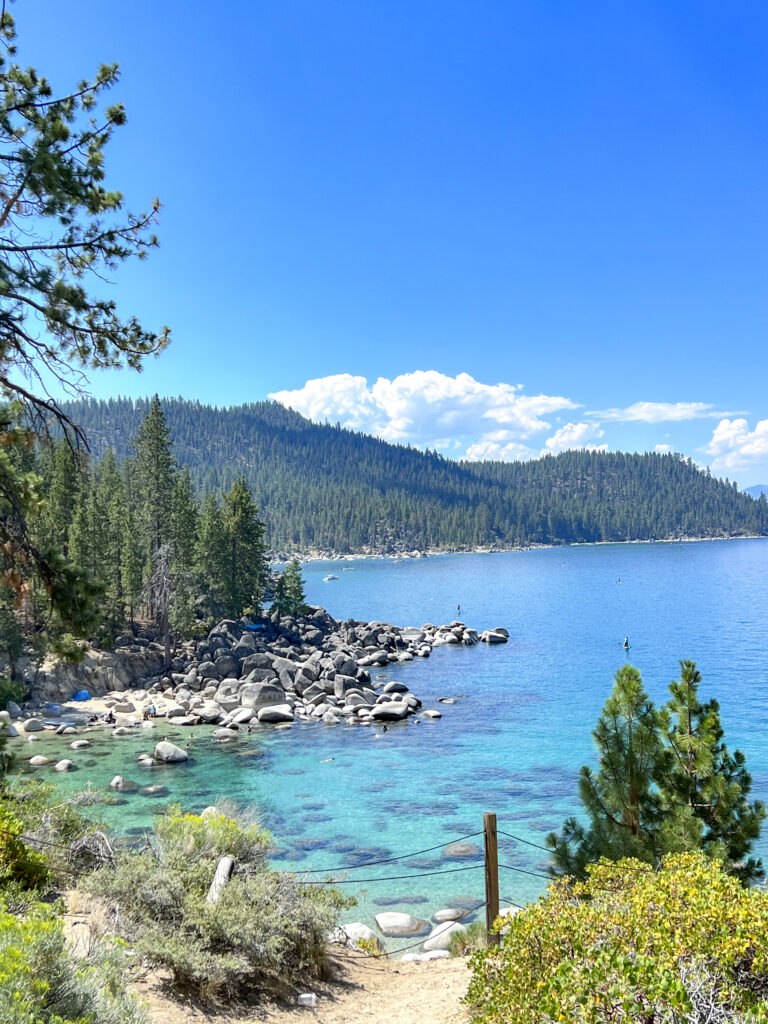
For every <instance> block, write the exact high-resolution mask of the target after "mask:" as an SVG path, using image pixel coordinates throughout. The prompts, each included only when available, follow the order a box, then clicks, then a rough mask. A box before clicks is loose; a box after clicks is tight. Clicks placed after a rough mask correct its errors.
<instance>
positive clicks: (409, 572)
mask: <svg viewBox="0 0 768 1024" xmlns="http://www.w3.org/2000/svg"><path fill="white" fill-rule="evenodd" d="M344 570H346V571H344ZM329 572H333V573H335V574H336V575H337V576H338V577H339V579H338V580H335V581H331V582H327V583H326V582H323V577H324V576H326V575H327V574H328V573H329ZM304 574H305V578H306V581H307V599H308V600H309V601H310V602H311V603H313V604H322V605H323V606H324V607H326V608H327V609H328V610H329V611H330V612H331V614H333V615H334V616H336V617H337V618H347V617H350V616H351V617H354V618H360V619H366V620H372V619H380V620H385V621H390V622H393V623H396V624H397V625H403V626H404V625H421V624H422V623H425V622H433V623H441V622H448V621H450V620H451V619H453V618H455V617H456V611H457V605H459V604H460V605H461V616H460V617H461V619H462V620H463V621H465V622H466V623H467V624H469V625H471V626H473V627H475V628H477V629H484V628H487V627H492V626H496V625H499V626H506V628H507V629H508V630H509V633H510V640H509V643H508V644H506V645H499V646H493V647H489V646H487V645H485V644H481V645H478V646H476V647H473V648H453V647H445V646H444V647H439V648H437V649H435V651H434V652H433V654H432V656H431V657H430V658H429V659H424V660H422V659H416V660H414V661H413V662H410V663H405V664H398V665H394V666H390V667H388V668H385V669H383V670H381V672H380V675H381V676H385V677H386V678H387V679H400V680H402V681H403V682H404V683H406V684H407V685H408V686H409V687H410V689H411V690H412V691H413V692H414V693H415V694H416V695H417V696H419V697H420V698H421V699H422V700H423V701H424V705H425V707H437V708H439V709H440V710H441V712H442V714H443V717H442V718H441V719H440V720H435V721H431V720H429V719H422V720H421V723H420V724H419V725H418V726H417V725H414V724H411V723H409V724H403V725H401V726H394V727H390V728H389V730H388V731H387V733H382V731H381V730H380V729H379V728H375V729H374V728H358V727H351V726H345V725H339V726H335V727H328V726H324V725H322V724H314V723H313V724H308V725H303V724H296V725H294V726H293V727H291V728H290V729H286V730H274V729H270V728H266V727H265V728H261V729H259V730H258V731H256V732H255V733H254V734H253V735H251V736H246V735H243V736H242V737H241V738H240V739H238V741H236V742H235V743H232V744H227V745H220V744H215V743H213V742H212V741H211V740H210V732H211V730H210V729H207V730H194V732H195V738H194V739H193V740H192V751H191V753H192V759H191V760H190V762H188V763H187V764H185V765H182V766H174V767H166V768H160V769H154V770H152V771H151V772H146V771H141V770H140V769H138V768H137V767H136V766H135V763H134V762H135V757H136V754H137V753H138V752H139V751H140V750H142V749H147V748H148V747H150V746H151V742H153V741H154V740H155V739H156V738H157V736H158V731H157V730H156V731H155V732H154V733H152V734H151V735H152V740H151V741H150V740H149V738H148V736H147V734H146V732H144V733H143V734H141V735H136V736H132V737H128V738H125V739H121V740H115V739H112V738H111V737H110V738H108V739H100V740H99V739H96V740H95V741H94V743H93V745H92V747H91V748H89V750H87V751H85V752H82V753H81V754H79V755H78V754H73V755H72V757H73V760H75V761H76V762H77V764H78V771H76V772H74V773H72V774H71V775H67V776H55V775H54V774H53V773H52V772H51V771H50V769H48V768H44V769H42V770H41V771H42V772H45V777H46V778H51V777H53V778H54V779H55V781H56V782H57V783H59V784H60V785H61V786H62V788H63V789H64V790H65V791H71V790H74V789H79V788H82V787H83V786H84V785H85V784H86V783H87V782H90V783H91V784H92V785H93V786H94V787H99V788H100V787H105V788H106V787H107V786H108V784H109V781H110V779H111V778H112V777H113V776H114V775H115V774H118V773H119V774H122V775H124V776H126V777H128V778H132V779H135V780H136V781H137V782H138V783H139V784H140V785H142V786H143V785H147V784H149V783H151V784H155V783H160V784H161V785H164V786H166V787H167V790H168V794H167V795H161V796H159V797H148V796H143V795H141V794H139V793H136V794H130V795H126V796H125V797H124V798H123V800H124V802H122V803H121V804H120V805H119V806H116V807H108V808H99V809H98V810H99V811H103V812H104V815H103V816H104V817H107V818H108V819H110V820H111V824H112V825H113V827H114V828H115V830H117V831H121V832H123V833H124V834H136V833H137V832H139V831H140V830H142V829H144V828H146V827H147V825H148V824H149V823H151V820H152V815H153V814H154V813H156V812H157V811H158V810H160V809H161V808H162V807H163V806H165V804H166V803H167V802H168V801H169V800H174V801H178V802H180V803H182V804H183V805H184V806H185V808H187V809H189V810H201V809H202V808H203V807H204V806H205V805H206V804H209V803H212V802H213V801H214V800H215V798H216V797H217V796H219V795H224V796H229V797H234V798H236V799H238V800H240V801H242V802H245V803H249V804H255V805H256V806H257V807H258V808H259V809H260V812H261V815H262V818H263V821H264V824H265V825H266V826H267V827H269V828H270V829H271V830H272V831H273V833H274V835H275V836H276V838H277V841H278V845H279V850H278V853H277V858H276V864H280V865H283V866H286V867H292V868H294V869H296V870H312V871H318V869H330V870H332V871H333V870H335V869H337V868H346V871H345V872H344V874H345V876H346V878H347V879H348V880H349V881H350V883H351V884H349V885H346V886H345V888H346V889H348V890H351V891H353V892H354V893H355V894H356V895H357V896H358V898H359V900H360V904H359V905H358V907H356V908H354V909H352V910H351V911H349V912H348V913H347V914H346V919H347V920H367V921H369V922H371V923H372V920H371V919H372V916H373V914H374V913H376V912H378V911H379V910H380V909H382V908H383V909H387V908H388V907H391V909H403V910H408V911H410V912H412V913H415V914H417V915H418V916H422V917H429V916H430V914H432V913H433V912H434V911H435V910H436V909H438V908H439V907H441V906H444V905H446V903H449V902H451V901H452V900H453V899H455V898H477V899H478V900H480V899H482V894H483V869H482V859H480V858H477V859H469V860H462V861H457V860H450V859H447V858H445V857H444V856H443V855H442V851H441V850H440V849H437V850H434V851H430V852H426V853H419V852H418V851H423V850H425V849H426V848H429V847H437V846H439V845H440V844H443V843H446V842H450V841H452V840H453V839H458V838H461V837H463V836H466V835H470V834H472V833H477V832H479V831H480V830H481V829H482V816H483V811H495V812H496V814H497V816H498V824H499V829H501V830H503V831H504V832H507V833H510V834H512V835H514V836H516V837H519V840H527V842H528V843H531V844H534V845H526V844H525V843H523V842H520V841H518V840H513V839H509V838H506V837H501V839H500V861H501V863H502V864H503V865H506V866H505V867H503V868H502V869H501V872H500V875H501V893H502V896H503V897H504V898H506V899H507V900H510V901H512V902H515V903H524V902H526V901H529V900H531V899H535V898H536V897H537V896H538V895H539V894H540V892H541V891H542V890H543V889H544V887H545V886H546V881H545V880H544V879H542V878H540V877H538V876H539V875H540V874H541V873H542V872H543V869H544V864H545V861H546V854H545V853H544V852H542V851H541V850H539V849H538V848H537V846H538V845H540V844H542V843H543V839H544V836H545V835H546V833H547V832H549V831H550V830H552V829H557V828H559V826H560V825H561V823H562V821H563V819H564V818H565V817H567V816H568V815H570V814H572V813H574V812H575V811H577V810H578V799H577V792H576V778H577V773H578V769H579V767H580V766H581V765H582V764H585V763H594V750H593V746H592V740H591V730H592V728H593V727H594V724H595V721H596V719H597V716H598V714H599V712H600V709H601V707H602V705H603V703H604V701H605V698H606V697H607V695H608V693H609V691H610V688H611V684H612V678H613V674H614V672H615V671H616V669H617V668H618V667H619V666H620V665H621V664H623V663H624V662H625V661H630V662H631V663H632V664H634V665H636V666H637V667H638V668H639V669H640V670H641V672H642V674H643V678H644V680H645V684H646V687H647V689H648V691H649V693H650V694H651V696H652V697H653V698H654V699H655V700H658V701H662V700H664V699H665V697H666V688H667V686H668V684H669V682H670V681H671V680H672V679H674V678H675V677H676V676H677V673H678V660H679V659H680V658H693V659H694V660H696V661H697V662H698V665H699V668H700V670H701V672H702V673H703V677H704V682H703V687H702V695H703V696H704V697H705V698H706V697H710V696H716V697H717V698H718V700H719V701H720V704H721V712H722V720H723V724H724V727H725V730H726V736H725V738H726V742H727V743H728V744H729V746H730V747H731V749H733V748H734V747H739V748H740V749H742V750H744V751H745V753H746V754H747V760H748V764H749V767H750V770H751V772H752V775H753V778H754V789H753V795H754V796H756V797H760V798H762V799H764V800H766V799H768V731H766V726H768V645H767V644H766V623H768V591H767V589H766V580H768V540H744V541H721V542H701V543H686V544H682V543H681V544H628V545H604V546H598V547H572V548H560V549H542V550H534V551H524V552H514V553H505V554H493V555H489V554H486V555H445V556H436V557H431V558H427V559H414V560H405V561H402V562H393V561H391V560H373V559H371V560H356V561H342V562H317V563H311V564H308V565H306V566H304ZM619 580H621V582H619ZM625 635H627V636H628V637H629V640H630V644H631V647H630V651H629V652H628V653H625V651H624V650H623V649H622V640H623V638H624V636H625ZM455 695H464V696H461V697H460V699H459V700H458V701H457V703H456V704H454V705H445V704H441V703H438V701H437V699H438V697H442V696H455ZM159 732H162V734H163V735H165V734H166V733H167V735H168V736H169V738H177V740H178V738H181V737H183V738H184V742H186V741H187V739H188V738H189V731H188V730H182V729H176V730H173V729H171V728H168V729H166V728H165V726H164V724H161V725H159ZM30 746H32V747H33V748H34V749H33V751H32V752H33V753H47V754H49V756H50V754H51V753H54V754H55V753H58V751H59V750H65V749H68V748H67V747H66V745H65V744H64V743H63V741H62V740H61V739H59V738H57V739H53V738H50V737H48V736H46V737H44V738H43V739H41V740H40V741H39V742H38V743H35V744H33V745H23V750H22V752H23V753H24V754H25V755H27V756H29V753H30ZM59 756H65V754H64V753H61V754H59ZM472 841H474V842H477V843H479V844H480V845H482V837H481V836H478V837H476V838H475V839H474V840H472ZM757 852H758V853H759V854H760V855H761V856H763V858H764V859H765V860H766V861H768V836H767V837H766V839H764V840H763V841H762V842H761V843H760V844H759V847H758V850H757ZM404 854H416V855H415V856H409V857H407V858H406V859H405V860H401V861H396V862H394V863H390V864H385V865H379V866H377V867H369V868H362V869H361V868H359V867H354V866H351V865H355V864H357V863H359V862H360V861H364V860H380V859H386V858H390V857H399V856H401V855H404ZM454 867H461V868H463V869H465V870H462V871H461V872H456V873H450V874H431V872H444V871H446V870H447V869H449V868H454ZM383 876H410V877H405V878H391V877H390V878H389V879H388V880H381V881H378V880H377V879H381V878H383ZM308 877H315V878H316V877H323V876H322V875H314V876H308ZM406 943H407V940H403V944H406Z"/></svg>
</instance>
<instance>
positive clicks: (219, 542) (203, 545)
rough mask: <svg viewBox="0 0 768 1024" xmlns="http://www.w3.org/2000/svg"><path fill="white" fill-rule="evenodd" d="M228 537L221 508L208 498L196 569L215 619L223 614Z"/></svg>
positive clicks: (212, 496)
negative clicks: (215, 616)
mask: <svg viewBox="0 0 768 1024" xmlns="http://www.w3.org/2000/svg"><path fill="white" fill-rule="evenodd" d="M227 551H228V548H227V534H226V530H225V529H224V517H223V515H222V511H221V507H220V505H219V503H218V501H217V500H216V496H215V495H214V494H212V493H209V494H206V496H205V498H204V500H203V507H202V510H201V512H200V525H199V528H198V537H197V550H196V555H195V568H196V571H197V575H198V578H199V580H200V582H201V584H202V588H203V591H204V593H205V595H206V597H207V599H208V604H209V610H210V612H211V614H212V615H219V614H222V613H223V611H224V601H225V595H226V590H227V578H228V573H227V564H228V563H227Z"/></svg>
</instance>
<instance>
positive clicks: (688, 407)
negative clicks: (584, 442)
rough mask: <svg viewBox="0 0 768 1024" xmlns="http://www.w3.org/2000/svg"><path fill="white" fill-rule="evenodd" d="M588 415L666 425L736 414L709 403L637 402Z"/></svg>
mask: <svg viewBox="0 0 768 1024" xmlns="http://www.w3.org/2000/svg"><path fill="white" fill-rule="evenodd" d="M588 415H590V416H597V417H599V418H600V419H602V420H616V421H618V422H621V423H666V422H669V421H675V422H680V421H682V420H699V419H703V418H715V419H716V418H717V417H718V416H733V415H734V413H731V412H717V411H716V410H715V407H714V406H713V405H710V404H709V403H708V402H635V403H634V404H633V405H628V406H627V407H626V408H624V409H603V411H602V412H590V413H589V414H588Z"/></svg>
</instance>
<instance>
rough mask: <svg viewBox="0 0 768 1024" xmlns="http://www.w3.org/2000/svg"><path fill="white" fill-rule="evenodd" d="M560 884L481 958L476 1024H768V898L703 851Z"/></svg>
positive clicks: (474, 987) (472, 993)
mask: <svg viewBox="0 0 768 1024" xmlns="http://www.w3.org/2000/svg"><path fill="white" fill-rule="evenodd" d="M588 872H589V877H588V879H587V881H586V882H583V883H578V884H572V883H570V882H569V880H567V879H563V880H560V881H557V882H553V883H552V884H551V885H550V887H549V890H548V892H547V895H546V896H545V897H543V898H542V899H541V901H540V902H539V903H538V904H536V905H533V906H530V907H527V908H526V909H525V910H524V911H522V912H521V913H519V914H517V915H516V916H515V917H514V918H512V919H511V920H509V919H507V920H506V921H505V922H504V925H505V927H506V926H507V925H508V927H509V931H508V933H507V934H506V936H505V938H504V941H503V945H502V947H501V948H498V947H497V948H491V949H488V950H486V951H484V952H479V953H476V954H475V955H474V957H473V958H472V960H471V961H470V966H471V967H472V969H473V972H474V973H473V977H472V981H471V983H470V986H469V991H468V994H467V1001H468V1002H469V1004H470V1006H471V1007H472V1009H473V1011H474V1016H473V1021H474V1022H476V1024H501V1022H507V1021H514V1022H515V1024H551V1022H552V1021H568V1022H569V1024H603V1022H605V1024H607V1022H622V1024H648V1022H658V1024H662V1022H663V1024H695V1022H704V1021H711V1022H721V1021H723V1022H724V1021H729V1022H731V1024H736V1022H740V1021H743V1022H747V1021H749V1022H754V1024H758V1022H760V1024H764V1022H766V1021H768V893H766V892H765V891H764V890H762V889H744V888H742V886H741V885H740V884H739V882H738V881H737V880H736V879H735V878H733V877H729V876H728V875H727V874H726V873H725V871H724V870H723V868H722V867H721V865H720V864H719V863H717V862H714V861H709V860H707V859H706V858H705V857H704V856H703V855H702V854H700V853H687V854H677V855H674V856H670V857H668V858H666V859H665V860H664V862H663V864H662V867H661V869H660V870H659V871H654V870H653V868H652V867H651V866H650V865H648V864H643V863H640V862H639V861H636V860H622V861H618V862H616V863H610V862H608V861H601V862H599V863H598V864H596V865H593V866H592V867H591V868H589V869H588Z"/></svg>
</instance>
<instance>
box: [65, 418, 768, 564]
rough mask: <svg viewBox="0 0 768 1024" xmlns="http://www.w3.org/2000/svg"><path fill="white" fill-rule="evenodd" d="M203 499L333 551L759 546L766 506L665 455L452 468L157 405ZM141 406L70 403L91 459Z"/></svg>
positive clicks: (309, 427) (402, 452)
mask: <svg viewBox="0 0 768 1024" xmlns="http://www.w3.org/2000/svg"><path fill="white" fill-rule="evenodd" d="M161 404H162V407H163V411H164V413H165V417H166V420H167V423H168V426H169V428H170V433H171V438H172V440H173V444H174V454H175V456H176V458H177V459H178V461H179V463H180V464H181V465H182V466H186V467H188V468H189V471H190V474H191V476H192V480H193V483H194V485H195V487H196V488H197V489H198V491H199V492H200V493H201V494H202V493H206V492H210V491H215V492H222V491H224V490H225V489H227V488H228V487H230V486H231V485H232V484H233V482H234V481H235V480H236V479H237V478H238V477H239V476H240V475H245V478H246V481H247V483H248V485H249V487H250V488H251V490H252V492H253V494H254V497H255V498H256V501H257V502H258V504H259V506H260V508H261V512H262V517H263V519H264V521H265V523H266V526H267V535H268V540H269V543H270V544H271V546H272V547H273V548H279V549H290V550H309V549H312V548H319V549H325V550H329V549H332V550H335V551H338V552H340V553H342V552H354V551H363V550H372V551H378V552H387V551H398V550H406V549H411V548H421V549H425V548H453V547H455V548H470V547H476V546H498V547H513V546H520V545H528V544H546V543H555V544H558V543H575V542H594V541H626V540H654V539H668V538H674V537H694V536H696V537H702V536H707V537H730V536H744V535H768V502H766V500H765V499H764V498H761V499H760V500H758V501H755V500H754V499H753V498H752V497H750V496H749V495H747V494H743V493H740V492H739V490H738V488H737V487H736V485H735V484H730V483H728V482H725V481H722V480H718V479H716V478H714V477H712V476H710V474H709V473H708V472H707V471H702V470H699V469H698V468H697V467H696V466H695V465H694V464H693V462H692V461H691V460H689V459H683V458H682V457H681V456H678V455H672V454H657V453H647V454H625V453H618V452H587V451H568V452H564V453H562V454H560V455H556V456H552V455H548V456H545V457H544V458H541V459H537V460H534V461H530V462H517V463H503V462H453V461H450V460H448V459H445V458H443V457H442V456H440V455H438V454H437V453H433V452H429V451H427V452H422V451H419V450H417V449H415V448H411V447H408V446H403V445H392V444H388V443H386V442H384V441H380V440H378V439H376V438H373V437H369V436H367V435H365V434H359V433H355V432H354V431H351V430H346V429H341V428H340V427H338V426H336V427H333V426H329V425H319V424H315V423H312V422H310V421H309V420H307V419H305V418H304V417H302V416H300V415H299V414H298V413H295V412H293V411H292V410H290V409H286V408H284V407H283V406H281V405H278V404H276V403H273V402H258V403H253V404H247V405H241V406H235V407H232V408H229V409H218V408H214V407H211V406H207V405H202V404H200V403H199V402H190V401H187V400H185V399H182V398H173V399H163V400H161ZM149 406H150V400H149V399H143V400H137V401H133V400H130V399H122V398H118V399H110V400H108V401H82V402H73V403H70V404H69V405H68V406H67V407H66V409H67V412H68V414H69V415H71V416H72V418H73V419H74V420H75V422H77V423H79V424H80V425H81V426H82V427H83V428H84V430H85V433H86V435H87V437H88V439H89V442H90V445H91V450H92V454H93V457H95V458H99V457H101V456H102V455H103V454H104V453H105V452H106V450H107V449H108V448H110V447H111V448H113V449H114V451H115V454H116V455H117V457H118V459H120V460H122V459H124V458H125V457H127V456H130V454H131V452H130V445H131V440H130V439H131V438H132V437H134V436H135V435H136V432H137V430H138V427H139V424H140V423H141V421H142V420H143V418H144V417H145V416H146V415H147V412H148V410H149Z"/></svg>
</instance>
